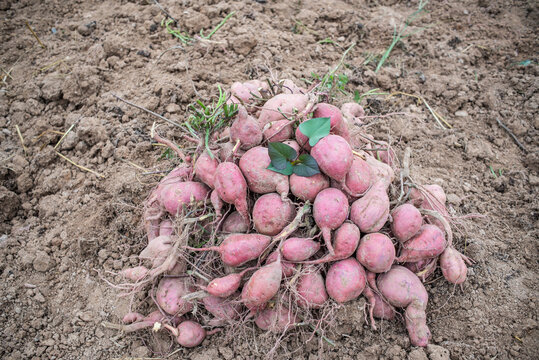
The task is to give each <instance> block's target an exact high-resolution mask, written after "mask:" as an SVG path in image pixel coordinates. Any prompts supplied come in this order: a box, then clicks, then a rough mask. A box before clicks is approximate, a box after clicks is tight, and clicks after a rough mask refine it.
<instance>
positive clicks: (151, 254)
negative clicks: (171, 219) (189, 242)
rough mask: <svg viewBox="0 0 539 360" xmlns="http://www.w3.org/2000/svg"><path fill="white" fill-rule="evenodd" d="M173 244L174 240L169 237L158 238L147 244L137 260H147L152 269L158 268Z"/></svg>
mask: <svg viewBox="0 0 539 360" xmlns="http://www.w3.org/2000/svg"><path fill="white" fill-rule="evenodd" d="M173 244H174V238H173V237H171V236H158V237H156V238H155V239H153V240H152V241H150V242H149V243H148V246H146V247H145V248H144V250H142V252H141V253H140V254H139V258H141V259H143V260H149V261H151V263H152V267H154V268H155V267H158V266H159V265H161V264H163V262H164V261H165V259H166V258H167V257H168V255H169V253H170V251H171V250H172V247H173Z"/></svg>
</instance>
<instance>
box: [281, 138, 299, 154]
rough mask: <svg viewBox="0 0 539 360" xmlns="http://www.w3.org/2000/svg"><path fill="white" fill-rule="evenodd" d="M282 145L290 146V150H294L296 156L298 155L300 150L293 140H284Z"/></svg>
mask: <svg viewBox="0 0 539 360" xmlns="http://www.w3.org/2000/svg"><path fill="white" fill-rule="evenodd" d="M283 144H286V145H288V146H290V147H291V148H292V149H294V150H296V154H299V151H300V150H301V147H300V146H299V144H298V143H297V142H296V141H295V140H285V141H283Z"/></svg>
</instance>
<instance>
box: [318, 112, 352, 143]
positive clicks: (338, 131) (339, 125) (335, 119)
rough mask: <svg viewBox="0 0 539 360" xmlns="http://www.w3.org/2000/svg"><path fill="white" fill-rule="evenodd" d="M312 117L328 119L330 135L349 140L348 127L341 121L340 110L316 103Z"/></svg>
mask: <svg viewBox="0 0 539 360" xmlns="http://www.w3.org/2000/svg"><path fill="white" fill-rule="evenodd" d="M313 117H315V118H321V117H328V118H329V119H330V132H331V134H335V135H339V136H341V137H342V138H343V139H345V140H346V141H349V140H350V133H349V131H348V125H347V123H346V121H345V120H344V119H343V116H342V112H341V110H340V109H339V108H338V107H336V106H335V105H331V104H326V103H318V104H317V105H316V107H315V109H314V113H313Z"/></svg>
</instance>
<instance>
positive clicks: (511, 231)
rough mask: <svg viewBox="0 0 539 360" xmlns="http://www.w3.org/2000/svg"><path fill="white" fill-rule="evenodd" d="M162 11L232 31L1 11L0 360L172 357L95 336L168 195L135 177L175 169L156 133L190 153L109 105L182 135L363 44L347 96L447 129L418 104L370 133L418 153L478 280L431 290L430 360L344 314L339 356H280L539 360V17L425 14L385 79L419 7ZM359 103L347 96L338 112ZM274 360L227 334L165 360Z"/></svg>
mask: <svg viewBox="0 0 539 360" xmlns="http://www.w3.org/2000/svg"><path fill="white" fill-rule="evenodd" d="M160 4H161V5H162V6H163V7H164V8H166V9H167V10H168V11H169V12H170V14H171V15H172V16H173V17H174V18H176V19H178V21H179V26H180V28H181V29H183V30H184V31H186V32H187V33H189V34H191V35H192V36H194V35H195V34H197V33H199V31H200V30H201V29H205V31H206V33H207V31H208V29H211V28H213V27H214V26H216V25H217V24H218V23H219V22H220V21H221V19H222V18H223V17H224V16H225V15H226V14H228V13H229V12H231V11H236V13H235V15H234V16H232V17H231V18H230V19H229V20H228V21H227V23H226V24H225V26H223V27H222V28H221V29H219V30H218V31H217V32H216V33H215V35H213V37H212V38H211V41H196V42H195V43H194V44H193V45H182V46H179V45H181V43H180V42H179V40H178V39H177V38H175V37H173V36H171V35H170V34H168V33H167V32H166V30H165V29H164V28H163V27H162V26H161V21H162V19H163V18H164V15H163V12H162V11H161V10H160V8H159V7H158V6H156V5H155V3H154V2H153V1H150V0H132V1H125V0H122V1H114V2H113V1H108V2H100V1H94V0H89V1H71V0H67V1H46V2H41V1H32V0H21V1H6V0H1V1H0V14H1V17H2V23H1V33H0V39H1V43H2V49H3V51H2V52H1V54H0V66H1V67H2V75H1V76H2V79H4V81H3V83H2V85H1V91H0V127H1V129H2V131H0V143H1V145H0V151H1V152H0V156H1V159H0V162H1V166H0V181H1V186H0V200H1V204H2V210H1V211H0V220H1V223H0V274H1V282H0V294H1V295H0V308H1V309H2V312H1V313H0V324H1V326H0V334H1V340H0V357H2V358H4V359H111V358H115V357H149V356H154V357H159V356H162V355H163V354H165V353H167V352H170V351H172V350H175V349H176V347H172V348H171V349H159V348H157V347H156V346H155V344H156V343H157V342H156V341H155V337H153V336H151V335H149V334H148V333H146V332H141V333H138V334H122V333H120V332H118V331H116V330H110V329H105V328H103V327H102V326H101V323H102V322H103V321H110V322H119V321H120V320H119V319H121V317H122V316H123V315H124V314H125V313H126V312H127V311H128V308H129V305H130V304H129V303H128V302H127V301H126V299H125V298H120V297H118V291H117V290H116V289H113V288H112V287H111V286H109V285H108V284H107V283H106V282H105V281H103V278H107V279H114V277H113V276H112V275H111V273H110V272H117V271H119V270H120V269H122V268H125V267H127V266H130V265H133V264H136V263H137V260H136V259H135V258H134V256H135V255H136V254H138V253H139V252H140V250H141V249H142V248H143V247H144V244H145V241H146V239H145V236H144V232H143V229H142V226H141V212H142V203H143V200H144V199H145V197H146V196H147V195H148V193H149V191H150V189H151V188H152V186H153V185H155V184H156V182H157V181H158V180H159V177H158V176H155V175H143V173H145V172H147V171H148V172H155V171H164V170H170V169H172V168H173V167H174V166H175V165H176V164H177V162H178V161H177V159H163V158H162V157H161V155H162V153H163V149H162V148H160V147H156V146H154V145H153V144H152V142H151V139H150V135H149V132H150V128H151V126H152V123H153V122H154V121H157V122H158V124H159V125H160V127H159V130H160V132H161V133H162V135H164V136H167V137H168V138H171V139H174V140H179V136H178V132H177V130H176V128H175V127H174V126H170V125H168V124H167V123H164V122H162V121H160V120H159V119H157V118H156V117H153V116H151V115H149V114H147V113H145V112H142V111H140V110H138V109H136V108H134V107H131V106H128V105H127V104H125V103H123V102H120V101H118V100H117V99H116V98H114V97H113V96H112V95H113V94H117V95H119V96H122V97H124V98H125V99H128V100H130V101H132V102H134V103H136V104H138V105H141V106H144V107H146V108H148V109H149V110H152V111H155V112H157V113H159V114H161V115H163V116H165V117H167V118H169V119H172V120H176V121H182V120H184V119H185V114H186V110H187V106H188V104H190V103H191V102H193V101H194V100H195V99H197V98H198V99H203V100H205V101H207V100H208V99H210V98H211V97H212V96H214V95H215V94H217V93H218V88H217V87H218V85H221V86H222V87H223V88H224V89H228V88H229V86H230V85H231V84H232V82H234V81H244V80H248V79H251V78H267V77H272V76H273V77H276V78H291V79H293V80H294V81H296V82H297V83H300V84H301V83H302V80H301V79H303V78H310V77H311V74H312V73H316V74H318V75H322V74H324V73H326V72H328V71H329V69H331V68H333V67H334V66H335V65H336V64H338V62H339V60H340V58H341V56H342V54H343V52H344V48H345V47H347V46H349V45H350V44H352V43H354V42H355V43H356V46H355V47H354V48H353V49H352V50H351V51H350V53H349V54H348V56H347V57H346V59H345V61H344V63H345V66H344V67H343V68H342V70H340V71H339V73H340V74H344V75H346V76H347V77H348V79H349V82H348V84H346V86H345V90H346V91H347V92H349V93H351V92H353V91H354V90H357V91H358V92H359V94H363V93H365V92H367V91H369V90H371V89H375V88H377V89H379V91H380V92H398V91H399V92H404V93H408V94H413V95H421V96H422V97H423V98H424V99H425V100H426V101H427V102H428V104H429V105H430V107H431V108H433V109H435V110H436V111H437V112H438V113H440V114H441V115H442V116H444V118H445V119H446V120H447V122H448V123H449V124H451V126H452V127H451V129H442V128H441V127H440V126H439V125H438V124H437V122H436V121H435V119H434V118H433V116H432V114H431V113H430V112H429V110H428V109H427V107H426V106H425V104H424V103H419V102H417V101H416V99H414V98H412V97H409V96H405V95H395V96H393V97H391V98H389V99H388V98H387V96H385V95H378V96H367V97H365V98H364V99H363V100H362V105H364V106H365V108H366V112H367V115H371V116H374V117H373V118H370V120H371V121H370V123H369V127H370V131H371V132H372V133H373V134H375V135H377V136H378V137H379V138H384V139H389V140H391V141H392V142H393V145H394V148H395V150H396V151H397V154H398V155H399V156H402V153H403V150H404V148H405V147H406V146H409V147H411V148H412V151H413V155H412V164H411V171H412V176H413V177H414V178H415V180H417V181H419V182H422V183H437V184H440V185H442V186H443V187H444V189H445V190H446V193H447V194H448V203H449V211H450V213H451V214H452V215H455V216H456V217H457V216H460V218H459V219H460V220H459V223H460V226H459V227H458V229H460V230H459V231H458V232H457V236H456V240H457V247H458V248H459V249H461V250H462V251H463V252H464V253H465V254H466V255H468V256H470V257H471V258H473V259H474V260H475V261H476V263H475V265H474V266H473V267H472V268H471V269H470V270H469V277H468V280H467V281H466V283H464V284H463V286H462V287H454V286H452V285H450V284H448V283H447V282H446V281H445V280H444V279H443V278H441V274H440V271H439V270H437V273H436V275H435V279H434V280H433V281H430V282H429V283H428V285H427V289H428V291H429V296H430V302H429V307H428V324H429V326H430V329H431V331H432V334H433V338H432V341H431V344H432V345H429V347H427V348H426V349H420V348H414V347H412V346H411V345H410V342H409V340H408V336H407V334H406V329H405V327H404V325H403V324H402V322H401V321H400V320H394V321H392V322H381V327H380V329H381V330H379V331H376V332H375V331H372V330H371V329H370V327H369V325H368V324H367V323H365V321H364V314H363V304H364V300H359V301H355V302H353V303H350V304H348V305H346V306H343V307H342V308H341V309H339V314H338V316H337V319H338V322H339V327H338V329H337V333H338V335H335V336H334V337H333V339H334V340H335V343H336V346H335V347H333V346H329V345H327V344H324V347H323V348H322V349H321V350H320V349H319V343H318V342H317V341H316V339H315V341H311V342H307V343H305V344H304V343H303V342H302V341H299V342H298V341H297V340H296V341H295V340H293V339H288V340H286V341H284V342H283V343H282V344H281V345H282V346H281V348H279V350H278V354H280V355H278V356H279V357H293V358H295V359H316V358H327V359H337V358H338V359H353V358H359V359H363V358H365V359H370V358H380V359H402V358H406V357H408V358H409V359H416V360H419V359H427V358H430V359H449V358H451V359H493V358H497V359H507V358H515V359H517V358H518V359H532V358H536V356H537V354H538V353H539V341H538V339H539V333H538V328H537V306H536V303H535V302H536V301H538V300H537V295H538V292H537V290H538V276H537V259H538V256H537V255H538V254H537V246H538V241H537V240H538V229H539V224H538V219H539V208H538V207H539V203H538V199H539V190H538V185H539V174H538V171H539V152H538V139H539V135H538V131H539V115H538V111H537V109H538V104H539V93H538V87H539V77H538V74H539V67H538V63H537V61H538V59H537V49H538V48H539V47H538V45H539V42H538V38H537V33H538V26H537V24H539V12H538V7H537V6H538V4H537V3H536V2H533V1H518V0H517V1H515V0H512V1H508V0H505V1H485V0H464V1H456V0H448V1H436V2H431V3H429V4H428V6H427V10H428V12H427V13H426V14H424V15H423V16H422V17H420V18H419V19H418V20H417V22H414V23H412V25H411V26H410V27H409V28H408V31H410V32H413V34H412V35H411V36H409V37H407V38H405V39H404V40H403V41H402V42H400V43H398V44H397V45H396V46H395V48H394V49H393V51H392V53H391V54H390V56H389V58H388V60H387V61H386V62H385V64H384V66H383V67H382V69H381V71H379V72H378V73H375V72H374V69H375V61H373V60H371V61H369V59H371V58H372V55H373V54H374V55H380V54H382V53H383V52H384V50H385V49H386V48H387V47H388V46H389V44H390V43H391V37H392V34H393V28H394V26H397V28H398V27H399V26H401V25H402V24H403V22H404V21H405V19H406V17H407V16H409V15H410V14H411V13H413V12H414V11H415V9H416V8H417V2H415V1H391V0H387V1H383V0H382V1H349V0H348V1H342V0H340V1H282V0H277V1H265V0H264V1H262V0H257V1H251V0H246V1H231V0H223V1H221V2H217V1H212V0H210V1H200V0H186V1H181V2H177V1H171V0H163V1H160ZM26 22H27V23H28V24H29V25H30V26H31V28H32V29H33V31H34V32H35V33H36V34H37V36H38V37H39V39H40V41H41V42H42V43H43V44H44V46H45V47H44V48H43V47H41V46H40V44H39V43H38V41H37V40H36V38H35V37H34V36H33V35H32V33H31V32H30V31H29V29H28V27H27V26H26ZM324 39H331V40H333V41H334V42H336V43H328V42H327V41H323V40H324ZM4 71H6V72H10V75H9V76H7V75H5V72H4ZM348 97H349V98H351V95H348ZM347 100H350V99H347V95H344V94H343V95H341V96H339V97H338V98H337V99H336V100H335V102H336V103H337V104H340V103H343V102H345V101H347ZM395 112H397V113H399V114H397V115H391V116H385V117H379V116H377V115H384V114H390V113H395ZM498 121H501V122H502V123H504V124H505V125H506V126H507V128H508V130H509V131H510V132H512V133H513V134H514V136H515V137H516V138H517V139H518V140H519V141H520V143H521V144H522V146H523V148H524V149H522V148H520V147H519V146H517V144H516V143H515V141H514V140H513V139H512V138H511V137H510V135H509V133H508V132H507V131H505V130H504V129H503V128H502V127H501V126H500V125H499V124H498ZM74 124H75V126H74V127H73V128H72V130H71V131H70V132H69V134H68V135H67V136H66V138H65V139H64V140H63V141H62V143H61V145H60V146H58V147H57V148H55V145H56V143H57V142H58V141H59V140H60V138H61V136H62V134H63V133H65V132H66V131H67V130H68V129H70V128H71V126H73V125H74ZM19 131H20V133H19ZM22 142H24V146H23V144H22ZM57 152H59V153H61V154H62V155H63V156H65V157H67V158H69V159H70V160H71V161H73V162H75V163H76V164H78V165H79V166H84V167H86V168H88V169H91V170H92V171H95V172H96V173H97V174H99V175H100V176H98V175H96V174H95V173H90V172H88V171H85V170H83V169H81V168H80V167H76V166H74V165H72V164H71V163H70V162H68V161H67V160H66V159H64V158H62V157H61V156H60V155H58V154H57ZM474 214H475V215H474ZM477 214H480V216H479V215H477ZM466 215H468V216H467V217H466ZM462 216H464V218H463V217H462ZM255 339H257V337H255ZM165 340H168V339H165ZM161 343H163V342H161ZM165 343H166V341H165ZM298 344H299V345H298ZM170 345H171V346H173V345H172V343H170ZM270 345H271V344H270ZM267 349H268V344H267V343H266V344H265V343H264V338H263V337H262V336H261V337H260V338H259V341H256V342H251V341H249V342H247V341H246V338H244V337H235V338H231V337H230V336H226V334H221V335H214V336H212V337H211V340H210V339H208V340H206V341H205V342H204V343H203V345H202V346H199V347H197V348H194V349H190V350H187V349H180V350H179V351H178V352H177V353H175V354H174V355H173V356H171V357H170V358H177V359H180V358H188V359H199V360H202V359H221V358H222V359H227V360H230V359H253V358H261V357H262V356H263V354H264V353H265V351H267ZM291 351H295V352H294V353H293V354H292V355H286V354H288V352H291ZM534 354H535V355H534Z"/></svg>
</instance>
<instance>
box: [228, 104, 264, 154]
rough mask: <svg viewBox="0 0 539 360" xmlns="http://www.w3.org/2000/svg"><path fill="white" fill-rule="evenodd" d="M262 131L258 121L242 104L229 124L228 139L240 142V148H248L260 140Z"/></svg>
mask: <svg viewBox="0 0 539 360" xmlns="http://www.w3.org/2000/svg"><path fill="white" fill-rule="evenodd" d="M262 139H263V133H262V128H261V127H260V124H259V123H258V121H257V120H256V119H255V118H254V117H252V116H250V115H249V114H248V113H247V111H246V110H245V108H244V107H243V106H240V107H239V110H238V115H237V117H236V120H234V122H233V123H232V125H231V126H230V140H231V141H232V142H233V143H234V144H235V143H236V142H237V141H239V142H240V144H241V145H240V148H241V149H243V150H248V149H250V148H252V147H254V146H257V145H258V144H260V143H261V142H262Z"/></svg>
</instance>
